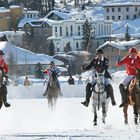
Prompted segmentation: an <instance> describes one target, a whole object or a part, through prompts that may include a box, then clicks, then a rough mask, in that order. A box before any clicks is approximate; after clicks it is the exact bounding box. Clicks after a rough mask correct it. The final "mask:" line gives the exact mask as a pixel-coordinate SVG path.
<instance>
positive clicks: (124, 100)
mask: <svg viewBox="0 0 140 140" xmlns="http://www.w3.org/2000/svg"><path fill="white" fill-rule="evenodd" d="M119 89H120V93H121V99H122V103H121V104H120V106H119V107H123V106H124V105H125V104H127V91H126V89H125V86H124V85H123V84H120V86H119Z"/></svg>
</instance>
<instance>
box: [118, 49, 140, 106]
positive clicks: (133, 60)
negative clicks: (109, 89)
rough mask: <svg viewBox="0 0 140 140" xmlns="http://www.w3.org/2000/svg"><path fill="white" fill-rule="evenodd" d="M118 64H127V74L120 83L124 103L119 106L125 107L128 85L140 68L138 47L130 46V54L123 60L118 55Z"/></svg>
mask: <svg viewBox="0 0 140 140" xmlns="http://www.w3.org/2000/svg"><path fill="white" fill-rule="evenodd" d="M116 65H117V66H122V65H126V73H127V76H126V77H125V78H124V79H123V81H122V82H121V84H120V85H119V89H120V93H121V97H122V103H121V104H120V106H119V107H123V106H124V105H125V104H126V103H127V99H128V98H127V90H126V88H127V86H128V84H129V83H130V82H131V80H132V79H133V78H134V77H135V76H136V73H137V70H136V69H140V57H139V56H138V55H137V50H136V48H134V47H133V48H130V49H129V54H128V55H127V56H125V57H124V58H123V59H122V60H120V57H118V61H117V62H116Z"/></svg>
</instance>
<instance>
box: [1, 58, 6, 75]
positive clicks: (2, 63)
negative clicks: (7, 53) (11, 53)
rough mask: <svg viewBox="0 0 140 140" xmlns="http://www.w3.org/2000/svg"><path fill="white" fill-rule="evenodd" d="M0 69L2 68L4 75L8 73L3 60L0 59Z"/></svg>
mask: <svg viewBox="0 0 140 140" xmlns="http://www.w3.org/2000/svg"><path fill="white" fill-rule="evenodd" d="M0 67H2V68H3V70H4V72H5V73H8V65H7V64H6V62H5V60H4V59H0Z"/></svg>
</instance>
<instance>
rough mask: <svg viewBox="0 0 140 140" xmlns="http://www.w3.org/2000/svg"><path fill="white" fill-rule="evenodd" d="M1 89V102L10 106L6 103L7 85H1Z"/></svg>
mask: <svg viewBox="0 0 140 140" xmlns="http://www.w3.org/2000/svg"><path fill="white" fill-rule="evenodd" d="M2 89H3V102H4V106H5V107H10V106H11V105H10V104H9V103H7V87H6V86H5V85H3V86H2Z"/></svg>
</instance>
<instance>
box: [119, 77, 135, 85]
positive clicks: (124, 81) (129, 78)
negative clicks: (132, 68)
mask: <svg viewBox="0 0 140 140" xmlns="http://www.w3.org/2000/svg"><path fill="white" fill-rule="evenodd" d="M134 77H135V76H134V75H127V76H126V77H125V78H124V79H123V80H122V82H121V84H123V85H124V86H127V85H128V84H129V82H130V81H131V80H132V79H133V78H134Z"/></svg>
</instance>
